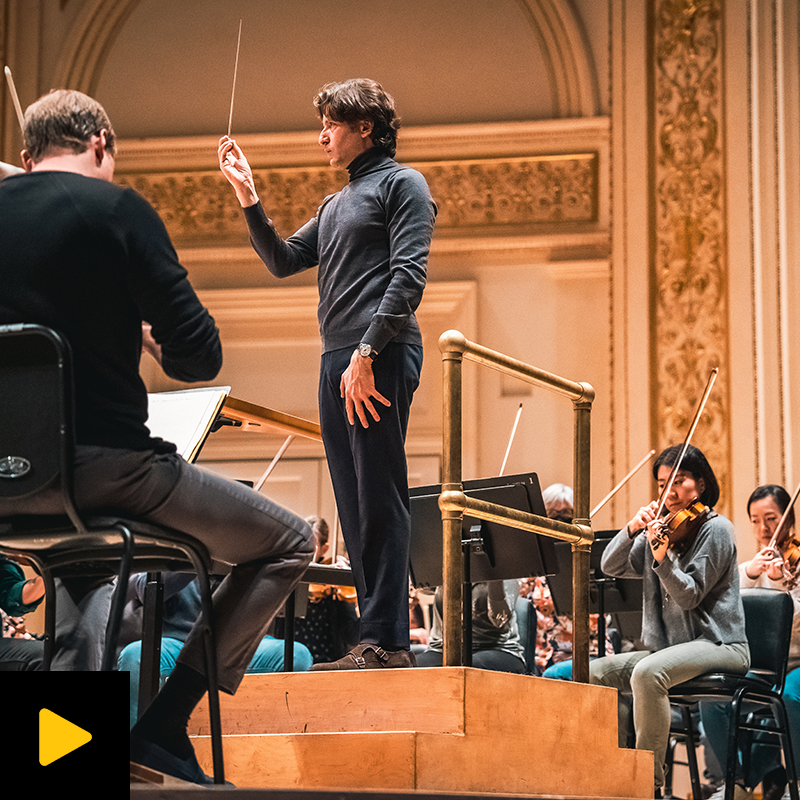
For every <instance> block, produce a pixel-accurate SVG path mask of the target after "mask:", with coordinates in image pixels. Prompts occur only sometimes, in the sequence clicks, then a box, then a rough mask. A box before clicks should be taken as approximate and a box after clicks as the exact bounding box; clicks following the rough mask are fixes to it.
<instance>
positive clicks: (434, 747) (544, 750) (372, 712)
mask: <svg viewBox="0 0 800 800" xmlns="http://www.w3.org/2000/svg"><path fill="white" fill-rule="evenodd" d="M222 724H223V732H224V734H225V740H224V750H225V772H226V777H227V778H228V779H229V780H231V781H233V782H234V783H235V784H236V785H237V786H239V787H243V786H250V787H263V788H275V789H277V788H284V789H288V788H295V789H329V790H336V789H338V790H381V789H384V790H393V791H441V792H451V793H453V792H458V793H460V792H479V793H482V794H520V795H525V796H526V797H545V796H552V795H560V796H569V797H586V798H626V799H627V798H647V797H652V794H653V759H652V756H651V754H650V753H647V752H644V751H636V750H624V749H620V748H619V747H618V746H617V708H616V692H615V691H614V690H612V689H608V688H605V687H600V686H587V685H583V684H573V683H570V682H566V681H553V680H546V679H544V678H533V677H530V676H524V675H510V674H506V673H500V672H489V671H486V670H478V669H470V668H465V667H444V668H436V669H421V668H417V669H408V670H387V671H379V670H368V671H363V672H362V671H347V672H314V673H282V674H276V675H248V676H246V677H245V679H244V680H243V681H242V685H241V687H240V689H239V691H238V692H237V694H236V695H235V696H233V697H230V696H226V695H224V696H223V697H222ZM190 733H191V734H193V735H194V736H195V737H196V738H195V739H194V744H195V749H196V751H197V756H198V759H199V760H200V763H201V765H202V766H203V767H204V769H206V771H210V769H211V747H210V739H209V738H208V716H207V710H206V708H205V707H202V708H198V710H197V711H196V712H195V714H193V716H192V719H191V721H190Z"/></svg>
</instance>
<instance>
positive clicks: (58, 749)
mask: <svg viewBox="0 0 800 800" xmlns="http://www.w3.org/2000/svg"><path fill="white" fill-rule="evenodd" d="M91 741H92V734H91V733H89V731H85V730H84V729H83V728H79V727H78V726H77V725H74V724H73V723H71V722H70V721H69V720H68V719H64V717H60V716H59V715H58V714H54V713H53V712H52V711H50V709H47V708H42V709H40V711H39V763H40V764H41V765H42V766H43V767H46V766H47V765H48V764H52V763H53V762H54V761H58V759H59V758H62V757H63V756H65V755H66V754H67V753H71V752H72V751H73V750H77V749H78V748H79V747H83V745H85V744H86V743H87V742H91Z"/></svg>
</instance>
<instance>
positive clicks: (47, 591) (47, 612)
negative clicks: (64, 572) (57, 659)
mask: <svg viewBox="0 0 800 800" xmlns="http://www.w3.org/2000/svg"><path fill="white" fill-rule="evenodd" d="M38 567H39V573H40V574H41V576H42V580H43V581H44V597H45V600H44V602H45V607H44V655H43V658H42V670H43V671H44V672H50V665H51V664H52V662H53V652H54V650H55V644H56V582H55V579H54V578H53V573H52V572H50V570H49V569H47V568H46V567H45V566H44V565H43V564H42V563H41V562H40V563H39V564H38Z"/></svg>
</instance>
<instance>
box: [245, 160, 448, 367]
mask: <svg viewBox="0 0 800 800" xmlns="http://www.w3.org/2000/svg"><path fill="white" fill-rule="evenodd" d="M347 169H348V171H349V173H350V182H349V183H348V185H347V186H345V187H344V188H343V189H342V190H341V191H340V192H337V193H336V194H334V195H330V196H328V197H326V198H325V200H324V201H323V203H322V205H321V206H320V207H319V210H318V212H317V216H316V217H315V218H314V219H312V220H310V221H309V222H308V223H307V224H306V225H304V226H303V227H302V228H301V229H300V230H299V231H297V233H295V234H294V235H293V236H290V237H289V238H288V239H286V240H285V241H284V240H283V239H281V237H280V236H279V235H278V234H277V232H276V231H275V229H274V228H273V227H272V223H271V221H270V220H269V219H267V217H266V214H265V213H264V209H263V208H262V206H261V204H260V203H256V204H255V205H253V206H250V207H248V208H245V209H244V213H245V218H246V220H247V224H248V226H249V228H250V240H251V242H252V243H253V247H254V248H255V250H256V252H257V253H258V255H259V256H260V258H261V260H262V261H263V262H264V263H265V264H266V266H267V268H268V269H269V271H270V272H271V273H272V274H273V275H275V276H276V277H279V278H284V277H287V276H288V275H294V274H295V273H298V272H301V271H303V270H306V269H310V268H312V267H314V266H317V265H319V273H318V280H317V282H318V286H319V312H318V317H319V324H320V333H321V335H322V345H323V350H324V351H325V352H329V351H332V350H339V349H342V348H346V347H355V346H356V345H358V344H359V342H367V343H368V344H371V345H372V346H373V348H375V350H377V351H378V353H380V351H381V350H382V349H383V348H384V347H385V346H386V344H387V343H389V342H403V343H407V344H418V345H421V344H422V338H421V336H420V332H419V326H418V325H417V320H416V317H415V316H414V312H415V310H416V308H417V306H418V305H419V303H420V300H421V299H422V291H423V289H424V288H425V280H426V270H427V263H428V252H429V249H430V241H431V236H432V234H433V223H434V219H435V217H436V205H435V204H434V202H433V199H432V198H431V194H430V191H429V189H428V185H427V183H426V182H425V178H423V177H422V175H421V174H420V173H419V172H417V171H416V170H414V169H411V168H410V167H406V166H403V165H401V164H398V163H397V162H396V161H394V159H392V158H391V157H390V156H389V155H388V154H387V153H386V151H385V150H383V149H382V148H371V149H369V150H367V151H366V152H365V153H362V154H361V155H360V156H358V158H356V159H355V160H354V161H353V162H352V163H351V164H350V165H349V166H348V168H347Z"/></svg>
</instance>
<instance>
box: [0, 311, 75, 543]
mask: <svg viewBox="0 0 800 800" xmlns="http://www.w3.org/2000/svg"><path fill="white" fill-rule="evenodd" d="M0 387H2V393H3V403H2V407H3V413H2V414H0V509H2V507H3V501H4V500H8V501H15V500H26V501H27V500H30V499H32V498H34V497H35V496H36V495H41V494H42V493H44V492H48V493H50V492H52V493H54V494H55V496H56V497H59V498H60V500H61V507H60V508H58V509H56V511H57V513H66V514H67V515H68V516H69V517H70V519H71V520H72V522H73V524H74V525H76V527H77V528H78V529H79V530H82V529H83V525H82V523H81V522H80V518H79V517H78V515H77V512H76V511H75V505H74V501H73V499H72V459H73V454H74V438H73V437H74V419H73V417H74V414H73V391H72V363H71V353H70V348H69V344H68V343H67V341H66V340H65V339H64V338H63V337H62V336H61V335H60V334H58V333H56V332H55V331H53V330H51V329H50V328H46V327H44V326H42V325H33V324H17V325H0ZM6 505H7V506H10V507H12V508H13V503H7V504H6ZM0 515H2V511H0Z"/></svg>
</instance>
